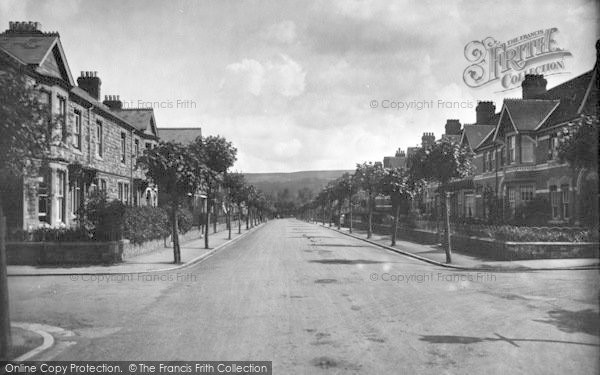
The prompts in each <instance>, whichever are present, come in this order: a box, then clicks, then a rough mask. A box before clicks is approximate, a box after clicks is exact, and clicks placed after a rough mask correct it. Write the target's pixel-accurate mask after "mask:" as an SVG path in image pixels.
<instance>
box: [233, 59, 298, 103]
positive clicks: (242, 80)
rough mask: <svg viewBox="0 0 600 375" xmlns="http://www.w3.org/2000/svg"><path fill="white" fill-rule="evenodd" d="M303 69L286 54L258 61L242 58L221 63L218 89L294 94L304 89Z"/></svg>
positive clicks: (263, 94) (296, 94) (289, 95)
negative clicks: (222, 73)
mask: <svg viewBox="0 0 600 375" xmlns="http://www.w3.org/2000/svg"><path fill="white" fill-rule="evenodd" d="M305 79H306V72H305V71H304V70H303V69H302V67H301V66H300V64H298V63H297V62H295V61H294V60H292V59H291V58H290V57H289V56H286V55H284V54H280V55H278V56H277V57H275V58H274V59H272V60H268V61H266V62H264V63H261V62H259V61H257V60H254V59H244V60H242V61H240V62H236V63H232V64H229V65H227V66H226V67H225V78H224V79H223V81H222V84H221V89H222V90H223V91H225V92H227V93H231V92H232V91H238V92H240V91H241V92H247V93H250V94H252V95H254V96H272V95H281V96H284V97H288V98H289V97H295V96H298V95H301V94H302V93H303V92H304V87H305Z"/></svg>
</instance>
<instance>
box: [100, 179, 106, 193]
mask: <svg viewBox="0 0 600 375" xmlns="http://www.w3.org/2000/svg"><path fill="white" fill-rule="evenodd" d="M100 190H102V191H103V192H105V193H106V180H105V179H103V178H102V179H100Z"/></svg>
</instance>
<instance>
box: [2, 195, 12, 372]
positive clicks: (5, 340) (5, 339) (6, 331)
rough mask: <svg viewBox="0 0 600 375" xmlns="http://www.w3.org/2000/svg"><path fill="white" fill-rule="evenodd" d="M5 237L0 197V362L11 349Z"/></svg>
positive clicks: (4, 219)
mask: <svg viewBox="0 0 600 375" xmlns="http://www.w3.org/2000/svg"><path fill="white" fill-rule="evenodd" d="M5 236H6V218H5V217H4V210H3V208H2V197H0V360H7V359H8V352H9V350H10V347H11V337H10V315H9V309H8V277H7V273H8V271H7V270H6V266H7V258H6V240H5V238H6V237H5Z"/></svg>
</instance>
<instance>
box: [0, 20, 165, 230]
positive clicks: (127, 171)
mask: <svg viewBox="0 0 600 375" xmlns="http://www.w3.org/2000/svg"><path fill="white" fill-rule="evenodd" d="M39 27H40V26H39V24H38V23H34V22H10V26H9V29H8V30H6V31H5V32H4V33H2V34H0V55H1V57H2V60H1V61H2V64H3V65H4V64H10V65H12V66H13V67H16V68H18V69H19V70H21V71H22V72H24V73H25V74H26V75H27V77H28V79H30V80H31V82H33V83H35V84H36V86H37V87H39V92H40V98H41V100H42V101H43V102H45V103H47V104H49V107H50V109H51V111H52V114H53V116H54V117H55V118H57V119H58V120H59V123H60V124H61V125H60V128H59V129H55V131H56V132H58V139H57V141H56V142H54V141H53V144H52V146H51V150H50V158H49V160H48V162H47V163H46V164H45V165H44V166H43V167H41V168H40V173H39V175H38V176H27V177H24V178H22V179H21V180H20V181H17V182H14V183H12V184H10V185H11V187H9V188H6V187H5V188H4V191H3V195H4V196H5V197H4V199H3V201H4V202H5V210H6V214H7V219H8V226H9V228H13V229H33V228H37V227H39V226H71V225H73V224H74V223H75V218H76V212H77V210H78V209H79V208H80V207H81V205H82V204H83V202H84V201H85V198H86V196H87V195H88V194H89V193H90V192H91V191H92V190H94V189H101V190H104V191H106V193H107V195H108V198H109V199H119V200H121V201H122V202H124V203H125V204H131V205H133V204H135V205H143V204H156V194H155V193H156V192H155V191H154V195H153V194H151V191H152V188H151V187H148V184H147V183H146V181H145V175H144V173H143V171H142V170H140V169H139V168H137V167H136V161H137V156H138V155H139V154H140V147H153V146H154V145H155V144H157V142H158V133H157V130H156V123H155V120H154V114H153V112H152V110H151V109H133V110H123V109H122V108H119V107H118V103H115V102H118V100H113V99H114V97H112V96H110V97H107V98H106V100H105V101H104V102H101V101H100V100H101V99H100V87H101V80H100V77H99V76H98V75H97V73H96V72H89V71H88V72H81V75H80V77H78V78H77V82H75V80H74V79H73V76H72V75H71V72H70V69H69V66H68V63H67V59H66V56H65V53H64V51H63V47H62V45H61V42H60V36H59V34H58V33H44V32H42V31H41V30H39ZM0 69H1V66H0ZM142 145H143V146H142Z"/></svg>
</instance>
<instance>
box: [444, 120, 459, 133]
mask: <svg viewBox="0 0 600 375" xmlns="http://www.w3.org/2000/svg"><path fill="white" fill-rule="evenodd" d="M445 128H446V133H445V134H446V135H458V134H460V128H461V125H460V121H459V120H455V119H448V120H446V127H445Z"/></svg>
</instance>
